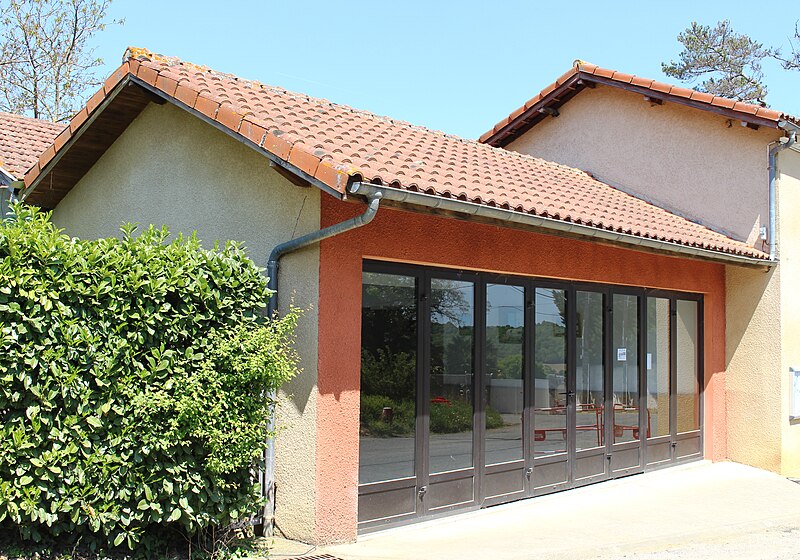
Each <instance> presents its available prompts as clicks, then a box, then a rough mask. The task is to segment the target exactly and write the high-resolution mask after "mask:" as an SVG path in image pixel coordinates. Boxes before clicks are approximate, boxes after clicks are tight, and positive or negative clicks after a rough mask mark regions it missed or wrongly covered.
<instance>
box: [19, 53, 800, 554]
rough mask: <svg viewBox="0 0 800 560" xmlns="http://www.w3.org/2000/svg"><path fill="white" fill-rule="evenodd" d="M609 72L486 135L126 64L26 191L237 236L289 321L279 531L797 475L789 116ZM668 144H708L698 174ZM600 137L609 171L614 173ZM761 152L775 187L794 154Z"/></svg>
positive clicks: (207, 234) (227, 78)
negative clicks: (730, 465)
mask: <svg viewBox="0 0 800 560" xmlns="http://www.w3.org/2000/svg"><path fill="white" fill-rule="evenodd" d="M590 68H592V69H594V72H592V71H590V70H589V69H590ZM603 72H604V71H602V70H601V69H595V68H594V67H590V66H588V65H581V66H577V67H576V68H575V69H573V70H572V71H570V73H568V74H567V75H565V77H563V78H562V79H561V81H560V82H561V83H557V84H556V85H555V86H552V87H551V88H548V90H550V91H548V90H545V92H544V93H543V94H542V95H541V99H539V100H538V101H533V102H532V103H530V104H527V105H526V107H524V108H522V109H521V110H518V111H516V112H515V113H513V114H512V116H511V117H510V118H509V119H507V120H506V121H504V123H503V124H501V125H498V127H495V129H493V131H492V132H491V133H489V134H488V135H485V136H484V137H483V138H482V139H481V140H482V141H481V142H478V141H470V140H463V139H460V138H457V137H454V136H450V135H447V134H443V133H440V132H435V131H431V130H427V129H424V128H421V127H417V126H413V125H411V124H408V123H405V122H400V121H395V120H392V119H389V118H386V117H379V116H376V115H373V114H370V113H366V112H363V111H357V110H354V109H351V108H349V107H346V106H342V105H337V104H334V103H330V102H328V101H325V100H320V99H314V98H310V97H307V96H304V95H301V94H296V93H292V92H287V91H285V90H282V89H280V88H275V87H270V86H265V85H262V84H260V83H258V82H252V81H247V80H242V79H240V78H237V77H235V76H231V75H228V74H223V73H219V72H215V71H213V70H211V69H208V68H206V67H202V66H197V65H194V64H190V63H187V62H183V61H180V60H178V59H174V58H169V57H164V56H161V55H155V54H153V53H150V52H148V51H144V50H141V49H129V51H128V52H127V53H126V56H125V59H124V61H123V63H122V65H121V66H120V67H119V68H118V69H117V70H116V71H115V72H114V73H113V74H112V75H111V76H110V77H109V78H108V80H107V81H106V82H105V84H104V86H103V87H102V88H101V89H100V90H99V91H98V92H97V94H95V95H94V96H93V97H92V98H91V99H90V100H89V102H88V103H87V105H86V107H85V108H83V109H82V110H81V111H80V112H79V113H78V114H77V115H76V116H75V118H73V120H72V122H71V123H70V124H69V127H68V128H65V129H64V130H63V132H61V133H60V134H59V135H58V137H57V138H55V140H54V142H53V144H52V145H51V146H50V147H48V148H47V149H46V150H44V151H43V153H42V155H41V156H40V157H39V160H38V162H36V163H34V164H33V166H32V167H31V168H30V170H29V171H28V172H27V173H26V175H25V178H24V185H20V188H21V196H22V197H23V198H24V200H26V201H27V202H29V203H32V204H38V205H41V206H43V207H45V208H49V209H52V210H53V220H54V221H55V223H56V224H57V225H59V226H60V227H63V228H65V231H66V232H67V233H69V234H72V235H75V236H78V237H83V238H89V237H97V236H110V235H115V234H117V233H118V228H119V226H120V224H121V223H123V222H129V221H135V222H139V223H143V224H147V223H154V224H166V225H168V226H169V227H170V228H171V230H172V231H173V232H178V231H183V232H189V231H193V230H197V232H198V236H199V238H200V239H201V240H203V241H204V242H205V243H206V244H211V243H213V242H214V240H217V239H220V240H223V239H235V240H241V241H243V242H244V243H245V245H246V247H247V248H248V250H249V253H250V255H251V256H252V258H253V259H254V260H255V261H256V262H257V263H259V264H261V265H262V266H264V265H266V266H268V267H269V270H270V275H271V277H272V278H271V281H272V282H274V283H278V280H279V283H278V286H277V287H278V295H279V297H280V301H279V309H285V308H286V306H287V305H289V304H290V303H291V302H292V301H293V302H294V304H295V305H298V306H300V307H302V308H304V309H305V313H304V315H303V319H302V321H301V324H300V326H299V344H298V349H299V351H300V354H301V360H302V365H303V368H304V371H303V373H302V375H300V376H299V377H298V378H297V379H295V380H294V381H293V382H292V383H291V384H289V386H287V387H286V388H285V394H284V397H285V399H284V400H285V404H284V405H283V407H282V408H281V411H280V412H281V414H280V423H281V424H282V425H283V426H284V429H283V431H282V432H281V434H280V436H279V438H278V440H277V442H276V461H275V484H276V487H275V503H276V526H277V529H278V531H279V532H282V533H283V534H285V535H287V536H289V537H292V538H297V539H301V540H306V541H309V542H317V543H323V542H336V541H349V540H353V539H355V538H356V537H357V535H358V533H359V532H363V531H369V530H373V529H375V528H380V527H386V526H388V525H392V524H398V523H407V522H412V521H415V520H418V519H421V518H427V517H430V516H435V515H444V514H448V513H451V512H457V511H464V510H468V509H474V508H479V507H483V506H488V505H492V504H496V503H501V502H506V501H510V500H515V499H520V498H525V497H530V496H536V495H540V494H545V493H550V492H555V491H560V490H565V489H569V488H573V487H576V486H580V485H583V484H589V483H593V482H599V481H602V480H606V479H610V478H614V477H618V476H623V475H628V474H634V473H638V472H643V471H645V470H650V469H655V468H663V467H667V466H670V465H674V464H678V463H682V462H686V461H693V460H697V459H701V458H703V457H705V458H707V459H712V460H723V459H726V458H733V459H735V460H740V461H743V462H749V463H750V464H756V465H758V466H766V467H768V468H771V469H773V470H777V471H779V472H784V473H786V474H789V473H790V471H791V470H792V469H794V468H796V465H797V464H798V462H800V456H798V455H799V454H800V453H798V451H797V450H796V446H795V448H793V447H792V445H791V443H792V441H794V438H797V437H800V436H798V432H797V428H796V427H795V426H792V425H790V423H789V419H788V415H789V407H790V389H789V385H788V382H789V376H788V370H786V366H787V364H790V363H791V360H793V359H794V356H793V354H792V349H791V344H790V341H791V335H792V331H791V329H792V328H793V327H792V323H791V321H790V320H786V319H785V318H784V317H783V314H784V312H788V311H791V301H790V300H791V298H790V297H789V295H788V286H789V284H788V282H790V281H791V279H792V277H793V276H792V275H793V272H792V269H791V267H792V266H794V265H793V264H792V262H793V261H792V253H791V244H790V243H783V244H782V246H781V243H780V240H781V239H784V240H786V239H789V238H790V237H791V235H793V231H792V229H790V228H791V227H792V226H791V225H790V224H789V221H788V220H784V221H781V220H777V223H778V224H781V223H783V224H784V226H783V227H784V229H780V228H781V227H782V226H780V225H778V226H777V228H778V229H777V230H776V232H777V234H776V235H777V239H778V241H779V243H778V247H781V251H779V252H778V253H777V255H778V256H779V257H780V262H781V264H780V266H778V264H777V263H778V261H777V259H775V258H771V256H770V251H769V247H768V243H767V244H766V245H765V244H764V243H763V242H762V240H761V237H760V235H761V229H760V228H761V224H765V223H768V222H769V220H768V219H767V218H768V212H769V203H768V191H769V188H768V178H767V172H766V167H767V157H768V154H767V146H769V145H774V146H777V144H776V143H777V142H779V139H780V138H783V137H786V138H787V139H789V138H793V137H794V136H793V132H794V128H793V127H794V121H793V120H792V119H791V118H790V117H788V116H786V115H781V114H780V113H777V112H775V111H771V110H765V109H762V108H757V107H751V106H749V105H743V104H738V105H736V104H734V102H732V101H731V102H727V101H725V100H719V99H715V98H709V99H706V98H703V99H700V98H697V99H692V95H694V93H693V92H691V90H680V88H674V89H673V90H671V91H668V92H667V93H664V92H660V91H659V88H660V87H661V85H656V84H653V83H649V85H648V86H647V87H644V86H643V87H644V90H645V91H646V92H647V95H646V97H648V99H647V100H644V99H643V95H642V93H641V91H629V89H630V88H628V89H625V88H621V87H616V86H614V85H612V84H608V83H605V82H603V81H602V79H606V78H603V77H602V74H603ZM590 75H591V76H596V78H597V79H592V78H590V77H589V76H590ZM601 78H602V79H601ZM608 79H609V80H612V81H613V78H608ZM631 80H633V78H632V77H631ZM562 85H563V87H562ZM637 87H638V86H637ZM559 88H560V89H559ZM570 88H571V89H570ZM595 90H596V91H595ZM617 90H619V92H617ZM554 92H555V93H554ZM587 92H588V93H587ZM681 92H682V94H681ZM686 92H688V93H686ZM548 94H550V96H549V97H548ZM601 96H603V97H601ZM606 96H608V97H609V99H606ZM679 98H680V99H684V98H688V99H689V100H690V101H692V103H690V104H687V103H683V104H682V103H680V102H679ZM581 103H584V105H586V104H588V106H587V107H585V108H584V111H583V112H581V111H580V110H579V109H580V107H581ZM601 103H607V105H601ZM537 104H538V105H537ZM637 104H638V105H637ZM651 104H656V105H659V106H658V107H651V106H650V105H651ZM724 104H728V105H730V107H723V105H724ZM673 105H674V107H673ZM628 106H630V107H628ZM593 107H601V109H600V110H596V109H593ZM573 108H574V109H573ZM723 108H724V109H726V111H725V112H723V111H722V109H723ZM539 109H542V111H541V112H540V111H539ZM656 111H661V112H662V113H661V117H659V116H658V115H659V114H658V113H656ZM595 112H597V113H600V114H601V116H602V117H603V118H604V119H605V120H602V119H600V117H599V116H598V115H594V114H593V113H595ZM642 113H644V114H645V116H643V115H642ZM555 115H559V116H557V117H554V116H555ZM664 115H666V117H664ZM592 118H594V119H595V120H594V121H593V120H592ZM598 119H599V120H598ZM641 119H645V120H643V121H642V120H641ZM647 119H651V120H647ZM651 121H652V122H651ZM728 123H731V126H730V127H728ZM741 123H744V124H745V125H747V126H741ZM654 126H659V127H661V128H660V129H658V130H659V132H658V134H659V136H658V139H657V142H656V140H653V142H652V144H653V145H650V144H647V145H644V146H640V145H637V142H636V138H637V137H638V138H642V137H644V136H645V135H646V132H647V130H652V128H648V127H654ZM681 127H682V128H681ZM640 128H641V129H642V130H640ZM575 129H577V130H580V131H581V133H585V134H586V137H580V138H575V137H574V130H575ZM620 134H623V135H626V136H625V138H623V139H620V138H619V136H618V135H620ZM684 134H686V135H693V136H692V137H702V138H703V139H704V140H707V142H706V143H704V144H703V145H702V146H701V145H695V148H696V150H695V151H694V152H691V151H690V153H689V155H692V156H693V157H688V155H686V150H685V149H684V148H685V146H684V145H683V143H684V142H686V140H685V137H684V136H683V135H684ZM570 135H572V141H573V142H575V143H576V144H573V145H570V146H565V144H568V143H569V142H568V141H567V140H566V139H567V138H569V137H570ZM706 136H707V137H708V138H706ZM604 143H605V144H609V143H614V144H613V145H614V146H615V149H612V150H610V152H612V154H611V155H619V153H618V152H622V153H625V152H623V150H627V153H626V155H624V156H621V157H617V159H615V160H613V162H614V164H615V165H613V166H612V165H606V160H607V158H609V157H611V156H610V155H609V150H605V146H601V145H597V146H595V145H594V144H604ZM656 144H658V145H656ZM717 147H718V148H719V152H717V151H715V148H717ZM604 150H605V151H604ZM674 150H683V151H679V152H678V153H675V152H674ZM522 152H524V153H522ZM562 152H563V156H562ZM770 153H772V154H774V155H775V157H776V158H777V161H778V162H779V165H777V166H774V167H773V169H775V170H776V171H775V172H776V177H777V180H776V181H775V182H774V184H776V185H778V191H779V192H783V191H784V190H791V189H792V182H794V181H796V180H797V179H795V178H796V177H800V168H798V164H799V163H800V159H798V155H797V154H796V153H794V152H793V151H791V150H783V151H780V152H777V151H776V150H773V151H772V152H770ZM530 154H535V155H536V156H540V155H541V156H544V157H545V159H540V158H539V157H534V156H533V155H530ZM581 158H583V159H581ZM670 158H672V159H670ZM553 161H559V163H553ZM725 162H727V167H726V165H725ZM570 165H572V166H570ZM664 165H671V166H673V167H674V169H671V170H670V171H668V172H665V171H663V169H662V166H664ZM574 166H579V167H580V166H583V167H585V168H587V169H589V170H591V171H592V172H593V174H594V175H595V176H593V175H592V174H589V173H587V172H586V171H582V170H580V169H578V168H576V167H574ZM620 166H621V167H622V169H619V167H620ZM730 169H733V171H731V172H729V173H723V172H727V171H729V170H730ZM612 172H613V173H612ZM615 173H616V174H615ZM687 177H688V179H687ZM733 179H735V180H733ZM686 181H689V183H687V182H686ZM723 189H725V193H724V195H723V196H721V194H722V190H723ZM676 193H685V194H684V195H681V194H676ZM791 196H792V195H791V194H790V195H788V196H783V195H782V196H781V197H779V203H778V205H777V208H778V210H781V209H784V210H785V212H790V210H789V209H788V208H791V206H789V204H790V203H791ZM725 203H728V206H731V207H732V209H730V210H726V209H725ZM751 220H752V223H750V222H751ZM339 224H341V225H339ZM320 231H321V232H322V233H318V232H320ZM767 233H768V234H769V228H768V232H767ZM292 239H296V240H297V241H296V242H295V243H293V244H290V245H286V244H285V243H286V242H287V241H289V240H292ZM771 239H775V236H773V237H769V238H768V239H767V242H769V241H770V240H771ZM787 245H788V247H787ZM278 263H279V264H280V269H278ZM278 270H280V272H278ZM779 270H780V271H781V272H778V271H779ZM781 279H782V280H783V281H781ZM784 282H787V283H786V284H784ZM782 295H783V297H781V296H782ZM739 399H742V400H741V402H740V401H739ZM753 422H756V423H757V425H752V424H751V423H753ZM793 449H794V450H793Z"/></svg>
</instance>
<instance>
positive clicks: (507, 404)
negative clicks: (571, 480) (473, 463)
mask: <svg viewBox="0 0 800 560" xmlns="http://www.w3.org/2000/svg"><path fill="white" fill-rule="evenodd" d="M524 342H525V289H524V288H523V287H521V286H509V285H503V284H488V285H487V286H486V368H485V377H484V380H483V383H484V398H485V401H484V410H485V416H486V436H485V438H486V464H487V465H493V464H497V463H505V462H508V461H514V460H520V459H522V453H523V451H522V411H523V406H524V395H523V379H522V378H523V376H522V368H523V354H524Z"/></svg>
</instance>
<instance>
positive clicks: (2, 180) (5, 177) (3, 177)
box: [0, 166, 17, 185]
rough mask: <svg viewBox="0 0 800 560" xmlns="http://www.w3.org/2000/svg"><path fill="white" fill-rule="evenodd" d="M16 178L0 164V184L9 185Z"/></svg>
mask: <svg viewBox="0 0 800 560" xmlns="http://www.w3.org/2000/svg"><path fill="white" fill-rule="evenodd" d="M16 180H17V178H16V177H15V176H14V175H13V174H12V173H11V172H10V171H8V170H7V169H5V168H3V167H2V166H0V185H10V184H11V183H14V182H16Z"/></svg>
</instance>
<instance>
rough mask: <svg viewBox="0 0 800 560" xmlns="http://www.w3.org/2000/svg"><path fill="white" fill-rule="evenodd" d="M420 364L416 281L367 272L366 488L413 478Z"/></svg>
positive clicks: (362, 478)
mask: <svg viewBox="0 0 800 560" xmlns="http://www.w3.org/2000/svg"><path fill="white" fill-rule="evenodd" d="M416 362H417V298H416V279H415V278H414V277H412V276H402V275H395V274H384V273H375V272H365V273H364V274H363V279H362V309H361V416H360V452H359V482H360V483H361V484H366V483H371V482H381V481H385V480H393V479H396V478H401V477H406V476H413V475H414V450H415V445H414V441H415V424H416V378H417V375H416V372H417V364H416Z"/></svg>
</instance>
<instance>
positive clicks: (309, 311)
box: [53, 104, 320, 540]
mask: <svg viewBox="0 0 800 560" xmlns="http://www.w3.org/2000/svg"><path fill="white" fill-rule="evenodd" d="M319 216H320V192H319V190H317V189H315V188H302V187H297V186H295V185H292V184H291V183H290V182H289V181H287V180H286V179H285V178H284V177H282V176H281V175H279V174H278V173H277V172H275V171H274V170H273V169H271V168H270V167H269V162H268V160H267V159H266V158H265V157H263V156H261V155H259V154H257V153H256V152H255V151H253V150H251V149H250V148H248V147H246V146H245V145H243V144H241V143H239V142H237V141H236V140H233V139H231V138H230V137H228V136H226V135H225V134H223V133H222V132H219V131H217V130H216V129H214V128H213V127H211V126H210V125H208V124H206V123H204V122H202V121H201V120H199V119H197V118H195V117H193V116H190V115H189V114H188V113H186V112H184V111H183V110H181V109H178V108H176V107H174V106H172V105H170V104H166V105H161V106H159V105H153V104H151V105H149V106H148V107H147V108H146V109H145V110H144V111H143V112H142V113H141V115H140V116H139V117H138V118H137V119H136V120H135V121H134V122H133V123H132V124H131V125H130V127H128V129H127V130H126V131H125V132H124V133H123V134H122V136H120V138H119V139H117V141H116V142H115V143H114V144H113V145H112V146H111V148H110V149H109V150H108V151H107V152H106V153H105V154H104V155H103V156H102V158H101V159H100V160H99V161H98V162H97V164H95V165H94V167H92V169H91V170H90V171H89V172H88V173H87V174H86V176H85V177H84V178H83V179H82V180H81V181H80V182H79V183H78V184H77V185H76V186H75V188H73V189H72V191H70V193H69V194H68V195H67V196H66V197H65V198H64V200H63V201H62V202H61V203H60V204H59V205H58V206H57V207H56V209H55V211H54V212H53V220H54V222H55V223H56V224H57V225H58V226H60V227H63V228H65V230H66V232H67V233H68V234H70V235H74V236H78V237H82V238H95V237H102V236H113V235H118V234H119V226H120V224H122V223H123V222H128V221H130V222H138V223H140V224H142V225H143V226H145V225H147V224H155V225H158V226H160V225H162V224H166V225H167V226H169V228H170V230H171V231H172V232H173V233H177V232H184V233H190V232H192V231H195V230H196V231H197V234H198V237H199V238H200V240H201V241H202V243H203V245H204V246H205V247H208V248H211V247H212V246H213V244H214V242H215V241H216V240H237V241H241V242H243V243H244V245H245V247H246V248H247V250H248V254H249V256H250V257H251V258H252V259H253V260H254V261H255V262H256V263H257V264H258V265H259V266H266V259H267V255H268V254H269V251H270V250H271V249H272V247H273V246H275V245H276V244H278V243H280V242H283V241H286V240H287V239H290V238H292V237H293V236H298V235H302V234H304V233H307V232H309V231H313V230H316V229H318V228H319ZM280 280H281V286H285V287H286V288H285V289H286V292H285V293H282V294H281V299H280V305H281V307H282V308H283V309H286V306H287V305H288V304H289V303H290V301H291V299H292V297H293V296H294V298H295V299H296V300H297V301H298V302H304V305H305V302H313V303H314V305H316V302H317V301H318V291H319V251H318V248H317V247H311V248H308V249H305V250H303V251H300V252H297V253H295V254H292V255H288V256H286V257H285V258H284V259H282V261H281V277H280ZM316 341H317V309H316V308H315V307H306V309H305V313H304V314H303V316H302V318H301V320H300V324H299V327H298V331H297V348H298V350H299V353H300V359H301V365H302V368H303V372H302V374H301V375H300V376H299V377H297V378H296V379H295V380H294V381H292V382H291V383H289V384H288V385H287V386H286V387H285V390H284V391H283V392H282V397H283V399H282V401H283V402H282V405H281V408H280V412H279V420H278V423H279V425H280V426H282V431H281V433H280V435H279V437H278V439H277V444H276V485H277V504H276V506H277V507H276V510H277V511H276V515H277V519H276V522H277V525H278V528H279V530H280V531H283V532H284V533H285V534H286V535H288V536H291V537H293V538H299V539H306V540H312V539H313V535H314V473H315V471H316V468H315V467H316V458H315V437H314V434H315V430H316V418H315V414H316V396H317V390H316V384H317V371H316V364H317V343H316Z"/></svg>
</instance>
